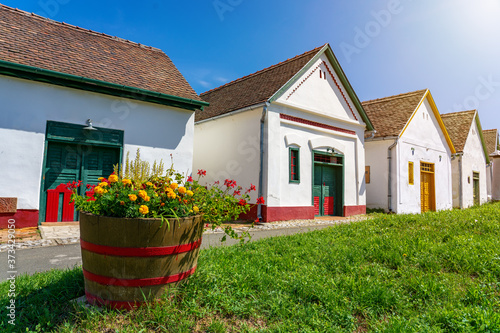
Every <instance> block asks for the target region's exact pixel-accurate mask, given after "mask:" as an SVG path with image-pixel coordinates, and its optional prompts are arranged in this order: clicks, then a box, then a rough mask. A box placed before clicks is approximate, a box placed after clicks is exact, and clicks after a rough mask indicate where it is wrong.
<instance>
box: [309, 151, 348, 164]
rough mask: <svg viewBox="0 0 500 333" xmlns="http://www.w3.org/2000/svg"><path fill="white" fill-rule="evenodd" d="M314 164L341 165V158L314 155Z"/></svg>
mask: <svg viewBox="0 0 500 333" xmlns="http://www.w3.org/2000/svg"><path fill="white" fill-rule="evenodd" d="M314 162H323V163H332V164H342V157H340V156H331V155H325V154H318V153H315V154H314Z"/></svg>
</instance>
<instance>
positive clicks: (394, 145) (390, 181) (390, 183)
mask: <svg viewBox="0 0 500 333" xmlns="http://www.w3.org/2000/svg"><path fill="white" fill-rule="evenodd" d="M397 144H398V139H396V140H394V143H393V144H392V145H390V146H389V148H388V149H387V161H388V162H389V177H388V178H389V181H388V185H387V186H388V187H387V189H388V192H387V193H388V194H387V203H388V205H387V208H388V209H389V213H392V148H394V147H396V145H397Z"/></svg>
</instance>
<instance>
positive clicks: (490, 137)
mask: <svg viewBox="0 0 500 333" xmlns="http://www.w3.org/2000/svg"><path fill="white" fill-rule="evenodd" d="M483 137H484V141H485V143H486V149H487V150H488V154H493V153H494V152H495V151H496V150H497V149H498V144H499V142H498V130H496V129H490V130H484V131H483Z"/></svg>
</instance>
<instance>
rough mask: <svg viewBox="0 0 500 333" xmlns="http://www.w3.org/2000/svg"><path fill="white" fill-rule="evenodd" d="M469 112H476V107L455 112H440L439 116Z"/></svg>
mask: <svg viewBox="0 0 500 333" xmlns="http://www.w3.org/2000/svg"><path fill="white" fill-rule="evenodd" d="M470 112H474V113H476V112H477V110H476V109H474V110H465V111H455V112H448V113H442V114H441V117H443V116H452V115H458V114H466V113H470Z"/></svg>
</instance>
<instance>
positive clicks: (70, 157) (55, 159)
mask: <svg viewBox="0 0 500 333" xmlns="http://www.w3.org/2000/svg"><path fill="white" fill-rule="evenodd" d="M119 154H120V150H119V149H118V148H106V147H98V146H83V145H76V144H70V143H58V142H49V144H48V149H47V162H46V167H45V170H44V177H45V181H44V198H45V200H44V202H42V204H43V205H44V207H45V208H46V209H44V212H47V208H49V207H47V200H46V198H47V191H48V190H53V189H55V188H56V187H58V186H59V185H61V184H66V183H68V182H73V181H78V180H81V181H82V185H81V186H80V188H79V193H80V194H84V192H85V191H86V190H87V185H96V184H97V183H98V180H97V179H98V178H99V177H108V176H109V175H110V174H111V173H112V172H113V165H114V164H117V163H118V161H119ZM64 204H67V203H64ZM57 205H58V206H57V207H56V208H55V209H57V210H59V214H57V216H58V219H57V220H58V221H61V219H60V217H61V215H62V209H63V207H62V205H63V202H58V203H57ZM76 219H77V214H76V212H75V214H74V220H76ZM42 220H43V221H45V216H43V218H42Z"/></svg>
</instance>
